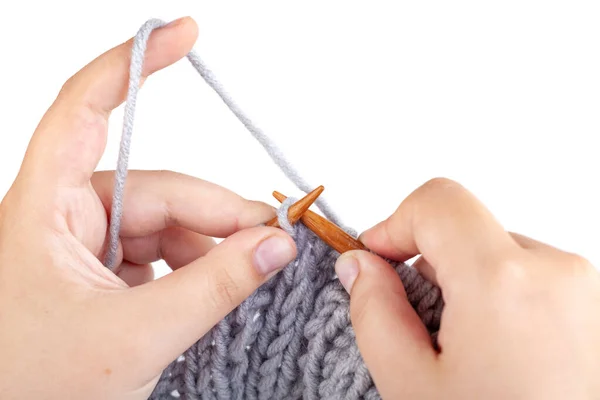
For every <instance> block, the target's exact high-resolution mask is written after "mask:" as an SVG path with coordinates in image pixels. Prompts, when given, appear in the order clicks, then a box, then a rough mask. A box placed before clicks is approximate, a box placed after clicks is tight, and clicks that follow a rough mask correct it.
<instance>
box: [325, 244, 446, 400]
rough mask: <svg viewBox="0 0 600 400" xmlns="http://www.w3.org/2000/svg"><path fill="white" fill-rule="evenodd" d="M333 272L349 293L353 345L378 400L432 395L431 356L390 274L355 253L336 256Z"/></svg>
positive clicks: (369, 258)
mask: <svg viewBox="0 0 600 400" xmlns="http://www.w3.org/2000/svg"><path fill="white" fill-rule="evenodd" d="M335 269H336V273H337V275H338V277H339V279H340V282H341V283H342V285H343V286H344V287H345V288H346V290H347V291H348V292H349V293H350V315H351V321H352V325H353V328H354V330H355V332H356V339H357V344H358V347H359V350H360V352H361V355H362V357H363V359H364V361H365V364H366V365H367V368H368V369H369V372H370V373H371V375H372V377H373V380H374V382H375V384H376V386H377V387H378V390H379V391H380V393H381V394H382V396H383V397H384V398H415V397H413V396H418V398H421V396H423V395H424V394H425V393H424V392H425V391H427V390H433V389H434V387H435V385H434V384H432V381H431V380H432V378H433V376H432V375H433V368H434V367H435V363H434V362H435V359H436V357H437V355H436V353H435V350H434V348H433V345H432V343H431V339H430V337H429V334H428V333H427V330H426V328H425V326H424V325H423V323H422V322H421V320H420V319H419V317H418V315H417V313H416V312H415V310H414V309H413V308H412V306H411V305H410V303H409V302H408V299H407V296H406V292H405V290H404V287H403V285H402V282H401V280H400V278H399V277H398V275H397V274H396V272H395V271H394V269H393V268H392V267H391V266H390V265H389V264H388V263H386V262H385V261H384V260H383V259H382V258H380V257H378V256H376V255H374V254H372V253H369V252H366V251H361V250H356V251H349V252H346V253H344V254H342V255H341V256H340V257H339V258H338V260H337V262H336V266H335ZM426 397H428V396H426Z"/></svg>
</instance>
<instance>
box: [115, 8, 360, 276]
mask: <svg viewBox="0 0 600 400" xmlns="http://www.w3.org/2000/svg"><path fill="white" fill-rule="evenodd" d="M164 25H166V22H165V21H162V20H160V19H156V18H153V19H150V20H148V21H147V22H146V23H145V24H144V25H143V26H142V27H141V28H140V29H139V30H138V32H137V34H136V36H135V38H134V41H133V47H132V51H131V64H130V68H129V87H128V90H127V98H126V100H125V111H124V118H123V132H122V136H121V144H120V148H119V157H118V160H117V168H116V172H115V187H114V193H113V201H112V210H111V215H110V227H109V236H110V237H109V246H108V251H107V254H106V258H105V261H104V264H105V265H106V267H108V268H109V269H111V270H113V269H114V268H115V263H116V256H117V249H118V245H119V231H120V227H121V218H122V215H123V192H124V188H125V180H126V179H127V168H128V162H129V154H130V151H131V136H132V134H133V121H134V114H135V106H136V99H137V95H138V92H139V86H140V79H141V76H142V68H143V63H144V57H145V52H146V45H147V43H148V39H149V37H150V34H151V33H152V31H153V30H155V29H157V28H160V27H162V26H164ZM186 58H187V59H188V60H189V61H190V63H191V64H192V66H193V67H194V68H195V69H196V71H197V72H198V73H199V74H200V76H201V77H202V78H203V79H204V81H205V82H206V83H207V84H208V86H209V87H210V88H212V89H213V91H214V92H215V93H216V94H217V95H218V96H219V97H220V98H221V100H222V101H223V103H225V105H226V106H227V107H228V108H229V110H230V111H231V112H232V113H233V114H234V115H235V116H236V118H237V119H238V120H239V121H240V122H241V123H242V124H243V125H244V127H246V129H247V130H248V131H249V132H250V134H252V136H253V137H254V138H255V139H256V140H257V141H258V143H259V144H260V145H261V146H262V147H263V149H264V150H265V151H266V152H267V154H268V155H269V157H270V158H271V160H272V161H273V162H274V163H275V165H277V166H278V167H279V169H280V170H281V171H282V172H283V173H284V175H285V176H286V177H287V178H288V179H289V180H290V181H291V182H292V183H293V184H294V185H295V186H296V187H297V188H298V189H299V190H301V191H303V192H305V193H309V192H310V191H311V190H313V189H314V187H313V186H311V185H309V184H308V182H306V181H305V180H304V178H302V176H301V175H300V174H299V173H298V171H297V170H296V169H295V168H294V167H293V166H292V164H291V163H290V161H288V160H287V159H286V157H285V156H284V154H283V152H282V151H281V150H280V149H279V148H278V147H277V145H276V144H275V142H274V141H273V140H272V139H271V138H269V136H267V135H266V134H265V133H264V132H263V131H262V130H261V129H260V128H259V127H258V126H257V125H256V124H255V123H254V122H252V120H251V119H250V118H249V117H248V116H247V115H246V114H245V113H244V112H243V111H242V109H241V108H240V107H239V106H238V105H237V104H236V103H235V102H234V101H233V99H232V98H231V96H230V95H229V94H228V93H227V92H226V90H225V89H224V87H223V85H222V84H221V83H220V82H219V81H218V80H217V78H216V77H215V74H214V73H213V72H212V71H211V70H210V69H209V68H208V67H207V66H206V64H205V63H204V62H203V61H202V59H201V58H200V57H199V56H198V54H196V52H194V51H193V50H192V51H190V52H189V53H188V54H187V55H186ZM315 205H316V206H317V207H318V208H319V209H320V210H321V211H322V212H323V214H324V215H325V217H326V218H328V219H330V220H331V221H332V222H334V223H336V224H338V225H339V226H340V227H342V228H343V229H344V230H346V231H347V232H348V233H349V234H351V235H356V232H355V231H354V230H353V229H351V228H349V227H347V226H345V225H344V224H343V223H342V221H341V219H340V218H339V217H338V215H337V214H336V213H335V212H334V211H333V209H332V208H331V207H330V206H329V204H328V203H327V202H326V200H325V199H324V198H323V196H320V197H319V198H318V199H317V200H316V201H315Z"/></svg>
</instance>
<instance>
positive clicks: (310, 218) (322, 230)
mask: <svg viewBox="0 0 600 400" xmlns="http://www.w3.org/2000/svg"><path fill="white" fill-rule="evenodd" d="M324 189H325V188H324V187H323V186H319V187H317V188H316V189H315V190H313V191H312V192H310V193H308V194H307V195H306V196H305V197H303V198H302V199H300V200H298V201H297V202H295V203H294V204H292V205H291V206H290V208H289V209H288V220H289V221H290V223H291V224H292V225H293V224H295V223H296V222H298V221H302V223H303V224H304V225H305V226H306V227H307V228H308V229H310V230H311V231H313V232H314V233H315V234H316V235H317V236H318V237H319V238H320V239H321V240H322V241H323V242H325V243H327V244H328V245H329V246H330V247H331V248H333V249H334V250H336V251H337V252H338V253H340V254H342V253H345V252H346V251H349V250H367V248H366V247H365V245H363V244H362V243H361V242H359V241H358V240H356V239H354V238H353V237H352V236H350V235H349V234H347V233H346V232H344V231H343V230H342V229H341V228H340V227H339V226H337V225H335V224H334V223H333V222H331V221H329V220H327V219H326V218H323V217H322V216H320V215H319V214H317V213H314V212H312V211H310V210H309V207H310V206H311V205H312V204H313V203H314V202H315V201H316V200H317V198H318V197H319V195H321V193H323V190H324ZM273 197H275V198H276V199H277V200H278V201H279V202H280V203H282V202H283V201H284V200H285V199H287V197H286V196H284V195H283V194H281V193H279V192H277V191H275V192H273ZM266 225H267V226H273V227H279V222H278V220H277V217H275V218H273V219H272V220H270V221H269V222H267V223H266Z"/></svg>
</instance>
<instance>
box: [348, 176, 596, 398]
mask: <svg viewBox="0 0 600 400" xmlns="http://www.w3.org/2000/svg"><path fill="white" fill-rule="evenodd" d="M360 240H361V241H362V242H363V243H365V245H367V247H369V248H370V249H371V250H373V251H374V252H376V253H377V254H379V255H381V256H383V257H389V258H391V259H395V260H401V261H406V260H408V259H411V258H413V257H415V256H419V257H418V259H417V261H416V263H415V264H414V266H415V267H416V268H417V269H418V270H419V271H421V273H423V274H424V275H425V276H426V277H427V278H428V279H430V280H432V281H434V282H435V283H436V284H437V285H439V286H440V287H441V289H442V293H443V296H444V301H445V308H444V312H443V315H442V321H441V328H440V332H439V337H438V341H439V344H440V350H439V351H437V350H435V349H434V347H433V346H432V342H431V339H430V338H429V335H428V333H427V331H426V329H425V327H424V326H423V324H422V323H421V321H420V320H419V318H418V316H417V314H416V312H415V311H414V310H413V309H412V307H411V306H410V304H409V303H408V301H407V299H406V292H405V291H404V288H403V286H402V284H401V282H400V280H399V279H398V276H397V275H396V274H395V273H394V272H393V271H392V269H391V268H390V267H389V264H387V263H385V262H384V261H383V259H382V258H380V257H378V256H376V255H373V254H371V253H367V252H364V251H352V252H347V253H345V254H343V255H342V256H341V257H339V258H338V260H337V263H336V271H337V273H338V275H339V277H340V280H341V282H342V284H343V285H344V287H346V290H348V292H349V293H350V299H351V301H350V309H351V320H352V324H353V327H354V329H355V332H356V338H357V343H358V346H359V348H360V351H361V354H362V356H363V358H364V360H365V363H366V365H367V367H368V369H369V371H370V373H371V374H372V376H373V379H374V382H375V384H376V385H377V388H378V389H379V391H380V393H381V394H382V395H383V397H384V398H387V399H441V398H443V399H545V400H547V399H598V398H600V380H599V379H598V374H599V373H600V340H599V339H598V338H599V337H600V276H599V273H598V271H597V270H596V269H595V268H594V267H593V266H592V265H591V264H590V263H589V262H588V261H587V260H586V259H584V258H582V257H581V256H579V255H576V254H572V253H568V252H565V251H561V250H559V249H556V248H554V247H552V246H549V245H546V244H543V243H540V242H538V241H535V240H533V239H530V238H528V237H525V236H522V235H518V234H515V233H511V232H507V231H506V230H505V229H504V228H503V227H502V226H501V225H500V224H499V223H498V221H497V220H496V219H495V218H494V216H493V215H492V214H491V213H490V211H489V210H488V209H486V207H485V206H484V205H483V204H481V202H479V201H478V199H477V198H476V197H475V196H474V195H473V194H471V193H470V192H469V191H467V190H466V189H465V188H464V187H463V186H461V185H460V184H458V183H456V182H454V181H451V180H448V179H443V178H437V179H433V180H431V181H429V182H427V183H426V184H424V185H423V186H422V187H420V188H418V189H416V190H415V191H414V192H413V193H412V194H411V195H409V196H408V197H407V199H406V200H405V201H403V202H402V203H401V204H400V206H399V207H398V209H397V210H396V211H395V212H394V213H393V214H392V215H391V216H390V217H389V218H387V219H386V220H384V221H382V222H380V223H378V224H377V225H375V226H374V227H373V228H371V229H369V230H367V231H366V232H364V233H363V234H362V235H361V236H360Z"/></svg>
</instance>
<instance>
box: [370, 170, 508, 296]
mask: <svg viewBox="0 0 600 400" xmlns="http://www.w3.org/2000/svg"><path fill="white" fill-rule="evenodd" d="M360 239H361V241H362V242H363V243H364V244H365V245H366V246H367V247H369V248H370V249H372V250H373V251H374V252H376V253H378V254H380V255H382V256H384V257H388V258H392V259H400V260H405V259H408V258H411V257H413V256H415V255H417V254H422V255H423V256H425V257H426V258H427V260H428V262H429V264H430V265H431V266H433V267H434V268H435V270H436V271H435V272H436V276H437V281H438V282H439V283H440V285H442V286H446V287H445V289H450V288H449V287H447V285H449V284H453V285H459V284H463V283H467V282H468V281H469V280H470V279H475V280H477V279H479V278H480V277H481V276H480V274H481V273H484V271H485V270H486V268H481V267H482V266H486V267H490V266H491V265H492V264H494V263H496V260H498V259H504V258H505V257H506V256H507V255H509V254H510V253H511V252H513V251H516V249H517V248H519V249H520V247H519V246H517V245H516V244H515V242H514V240H513V239H512V238H511V236H510V235H509V234H508V232H506V230H505V229H504V228H503V227H502V225H500V223H499V222H498V221H497V220H496V219H495V217H494V216H493V215H492V214H491V213H490V211H489V210H488V209H487V208H486V207H485V206H484V205H483V204H482V203H481V202H480V201H479V200H478V199H477V198H476V197H475V196H473V195H472V194H471V193H470V192H469V191H468V190H466V189H465V188H464V187H463V186H461V185H460V184H458V183H456V182H454V181H451V180H448V179H441V178H439V179H433V180H431V181H429V182H427V183H426V184H424V185H423V186H421V187H420V188H418V189H417V190H415V191H414V192H413V193H412V194H411V195H409V196H408V198H407V199H406V200H405V201H404V202H402V204H400V206H399V207H398V209H397V210H396V212H395V213H394V214H393V215H392V216H390V217H389V218H388V219H386V220H384V221H382V222H380V223H379V224H377V225H375V226H374V227H373V228H371V229H369V230H367V231H366V232H364V233H363V234H362V235H361V238H360ZM446 293H448V292H447V291H446Z"/></svg>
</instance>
